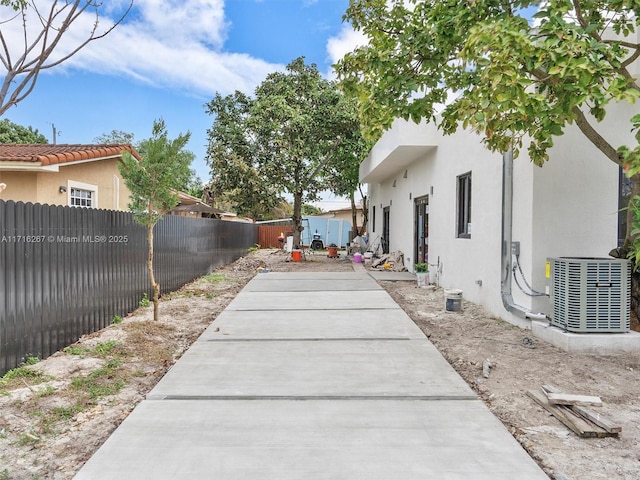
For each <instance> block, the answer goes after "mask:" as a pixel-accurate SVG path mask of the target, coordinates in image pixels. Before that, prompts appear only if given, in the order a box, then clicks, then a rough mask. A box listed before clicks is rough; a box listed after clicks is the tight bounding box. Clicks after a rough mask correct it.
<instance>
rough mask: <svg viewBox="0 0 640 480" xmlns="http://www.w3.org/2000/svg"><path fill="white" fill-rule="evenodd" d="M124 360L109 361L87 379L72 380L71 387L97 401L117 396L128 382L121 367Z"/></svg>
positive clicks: (77, 378)
mask: <svg viewBox="0 0 640 480" xmlns="http://www.w3.org/2000/svg"><path fill="white" fill-rule="evenodd" d="M121 364H122V360H121V359H119V358H114V359H112V360H109V361H108V362H107V363H106V364H105V365H104V366H102V367H100V368H99V369H97V370H95V371H93V372H92V373H91V374H90V375H89V376H87V377H76V378H74V379H73V380H71V387H72V388H73V389H75V390H79V391H82V392H84V393H85V394H87V395H88V396H89V398H90V399H92V400H96V399H98V398H101V397H106V396H108V395H115V394H116V393H118V392H119V391H120V390H121V389H122V387H124V386H125V384H126V382H125V379H124V377H123V376H122V374H121V372H120V371H119V367H120V365H121Z"/></svg>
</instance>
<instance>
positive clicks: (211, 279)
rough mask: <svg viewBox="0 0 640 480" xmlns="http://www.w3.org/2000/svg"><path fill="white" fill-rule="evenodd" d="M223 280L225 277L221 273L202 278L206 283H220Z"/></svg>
mask: <svg viewBox="0 0 640 480" xmlns="http://www.w3.org/2000/svg"><path fill="white" fill-rule="evenodd" d="M225 278H226V277H225V275H224V274H222V273H210V274H209V275H205V276H204V277H202V279H203V280H204V281H205V282H208V283H220V282H221V281H223V280H224V279H225Z"/></svg>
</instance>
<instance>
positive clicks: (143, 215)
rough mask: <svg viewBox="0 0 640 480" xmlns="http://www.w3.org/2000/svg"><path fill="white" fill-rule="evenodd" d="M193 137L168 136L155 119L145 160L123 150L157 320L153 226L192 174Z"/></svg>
mask: <svg viewBox="0 0 640 480" xmlns="http://www.w3.org/2000/svg"><path fill="white" fill-rule="evenodd" d="M190 137H191V133H190V132H187V133H186V134H184V135H183V134H180V135H178V137H177V138H176V139H175V140H169V138H168V136H167V129H166V126H165V123H164V121H163V120H162V119H161V120H156V121H155V122H154V123H153V134H152V136H151V138H150V139H149V140H145V141H144V142H142V143H143V144H144V146H145V148H144V154H143V155H142V160H140V161H138V160H136V159H135V158H133V156H132V155H131V154H130V153H128V152H123V153H122V163H121V164H120V173H121V174H122V177H123V178H124V182H125V185H126V186H127V187H128V188H129V190H131V203H129V208H130V209H131V211H132V212H133V213H134V215H135V219H136V221H137V222H138V223H139V224H140V225H143V226H145V227H146V228H147V245H148V256H147V269H148V271H149V280H150V282H151V286H152V288H153V319H154V320H158V303H159V300H160V284H159V283H158V282H156V278H155V275H154V271H153V227H154V226H155V225H156V223H158V222H159V221H160V220H161V219H162V216H163V215H164V214H166V213H167V212H168V211H169V210H171V209H172V208H173V207H175V206H176V205H177V204H178V195H177V194H176V189H178V188H179V187H180V186H181V184H182V182H183V181H184V179H185V178H188V177H189V174H190V169H189V165H190V164H191V160H192V159H193V155H185V153H186V152H185V151H183V148H184V147H185V145H186V144H187V142H188V141H189V138H190Z"/></svg>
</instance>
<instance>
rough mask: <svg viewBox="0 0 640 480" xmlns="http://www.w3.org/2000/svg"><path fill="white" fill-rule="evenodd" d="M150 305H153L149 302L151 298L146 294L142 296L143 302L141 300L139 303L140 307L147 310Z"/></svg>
mask: <svg viewBox="0 0 640 480" xmlns="http://www.w3.org/2000/svg"><path fill="white" fill-rule="evenodd" d="M150 305H151V302H150V301H149V296H148V295H147V293H146V292H145V293H143V294H142V300H140V303H138V306H140V307H143V308H145V307H148V306H150Z"/></svg>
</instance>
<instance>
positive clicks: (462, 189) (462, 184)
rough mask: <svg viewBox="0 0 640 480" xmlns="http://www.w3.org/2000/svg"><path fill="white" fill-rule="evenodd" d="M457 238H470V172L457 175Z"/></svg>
mask: <svg viewBox="0 0 640 480" xmlns="http://www.w3.org/2000/svg"><path fill="white" fill-rule="evenodd" d="M457 223H458V225H457V231H456V233H457V236H458V238H471V172H469V173H465V174H464V175H460V176H459V177H458V221H457Z"/></svg>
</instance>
